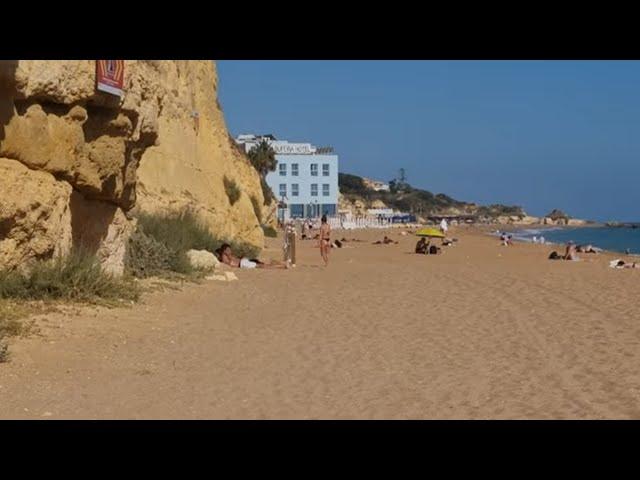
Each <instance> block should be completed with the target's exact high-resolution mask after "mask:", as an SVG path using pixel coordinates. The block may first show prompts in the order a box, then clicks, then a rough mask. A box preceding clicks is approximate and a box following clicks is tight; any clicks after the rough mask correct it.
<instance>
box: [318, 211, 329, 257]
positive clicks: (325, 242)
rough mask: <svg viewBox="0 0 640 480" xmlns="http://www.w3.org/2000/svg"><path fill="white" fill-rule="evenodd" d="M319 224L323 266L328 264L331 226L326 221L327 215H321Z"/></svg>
mask: <svg viewBox="0 0 640 480" xmlns="http://www.w3.org/2000/svg"><path fill="white" fill-rule="evenodd" d="M321 222H322V223H321V224H320V255H321V256H322V259H323V260H324V266H325V267H326V266H327V265H329V251H330V250H331V227H330V226H329V224H328V223H327V216H326V215H322V219H321Z"/></svg>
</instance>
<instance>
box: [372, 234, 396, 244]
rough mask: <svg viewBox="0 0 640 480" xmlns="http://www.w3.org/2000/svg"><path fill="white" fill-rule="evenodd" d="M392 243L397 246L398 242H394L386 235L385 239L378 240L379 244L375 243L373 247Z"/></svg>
mask: <svg viewBox="0 0 640 480" xmlns="http://www.w3.org/2000/svg"><path fill="white" fill-rule="evenodd" d="M390 243H395V244H397V243H398V242H394V241H393V240H391V239H390V238H389V237H387V236H386V235H385V236H384V238H383V239H382V241H380V240H378V241H377V242H373V245H383V244H384V245H389V244H390Z"/></svg>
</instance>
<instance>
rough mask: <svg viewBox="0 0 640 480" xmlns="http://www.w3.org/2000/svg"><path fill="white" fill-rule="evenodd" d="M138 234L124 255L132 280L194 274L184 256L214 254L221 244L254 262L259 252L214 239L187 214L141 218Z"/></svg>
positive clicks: (205, 228)
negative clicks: (193, 253) (199, 253)
mask: <svg viewBox="0 0 640 480" xmlns="http://www.w3.org/2000/svg"><path fill="white" fill-rule="evenodd" d="M137 218H138V232H137V233H136V234H135V235H132V237H131V241H130V242H129V245H128V251H127V257H126V258H127V263H126V265H127V269H128V270H129V271H131V273H132V274H133V275H135V276H140V277H148V276H154V275H156V276H158V275H160V276H161V275H163V272H166V273H168V272H176V273H180V274H192V273H194V271H193V268H192V267H191V264H190V263H189V260H188V258H187V256H186V253H187V252H188V251H189V250H191V249H194V250H207V251H209V252H212V253H214V252H215V251H216V250H217V249H218V248H219V247H220V246H221V245H222V244H223V243H228V244H229V245H231V248H232V250H233V252H234V253H235V254H236V255H238V256H241V257H243V256H246V257H251V258H255V257H257V256H258V254H259V253H260V249H259V248H256V247H254V246H252V245H249V244H247V243H244V242H242V241H234V240H227V239H224V238H217V237H216V236H214V235H213V234H212V233H211V231H210V230H209V229H208V228H207V227H206V226H205V225H203V224H202V223H201V222H199V221H198V219H197V218H196V217H195V216H194V215H193V214H192V213H190V212H183V213H179V214H154V215H150V214H140V215H138V217H137Z"/></svg>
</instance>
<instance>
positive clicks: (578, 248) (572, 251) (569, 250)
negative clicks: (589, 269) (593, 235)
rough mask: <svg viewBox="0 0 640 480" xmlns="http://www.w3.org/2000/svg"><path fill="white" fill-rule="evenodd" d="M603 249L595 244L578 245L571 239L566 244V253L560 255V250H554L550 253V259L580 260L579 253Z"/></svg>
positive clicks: (596, 251) (595, 251) (597, 251)
mask: <svg viewBox="0 0 640 480" xmlns="http://www.w3.org/2000/svg"><path fill="white" fill-rule="evenodd" d="M601 252H602V249H601V248H597V247H594V246H593V245H576V244H575V242H573V241H570V242H568V243H567V245H566V246H565V250H564V255H560V254H559V253H558V252H556V251H553V252H551V253H550V254H549V260H573V261H578V260H580V257H578V253H601Z"/></svg>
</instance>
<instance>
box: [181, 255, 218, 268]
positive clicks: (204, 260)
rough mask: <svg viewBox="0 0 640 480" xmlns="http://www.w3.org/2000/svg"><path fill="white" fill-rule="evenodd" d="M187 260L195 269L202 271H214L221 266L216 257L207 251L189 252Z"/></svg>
mask: <svg viewBox="0 0 640 480" xmlns="http://www.w3.org/2000/svg"><path fill="white" fill-rule="evenodd" d="M187 258H188V259H189V263H191V266H192V267H193V268H197V269H201V270H214V269H216V268H218V266H219V265H220V261H219V260H218V259H217V258H216V256H215V255H214V254H213V253H211V252H208V251H207V250H189V251H188V252H187Z"/></svg>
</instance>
